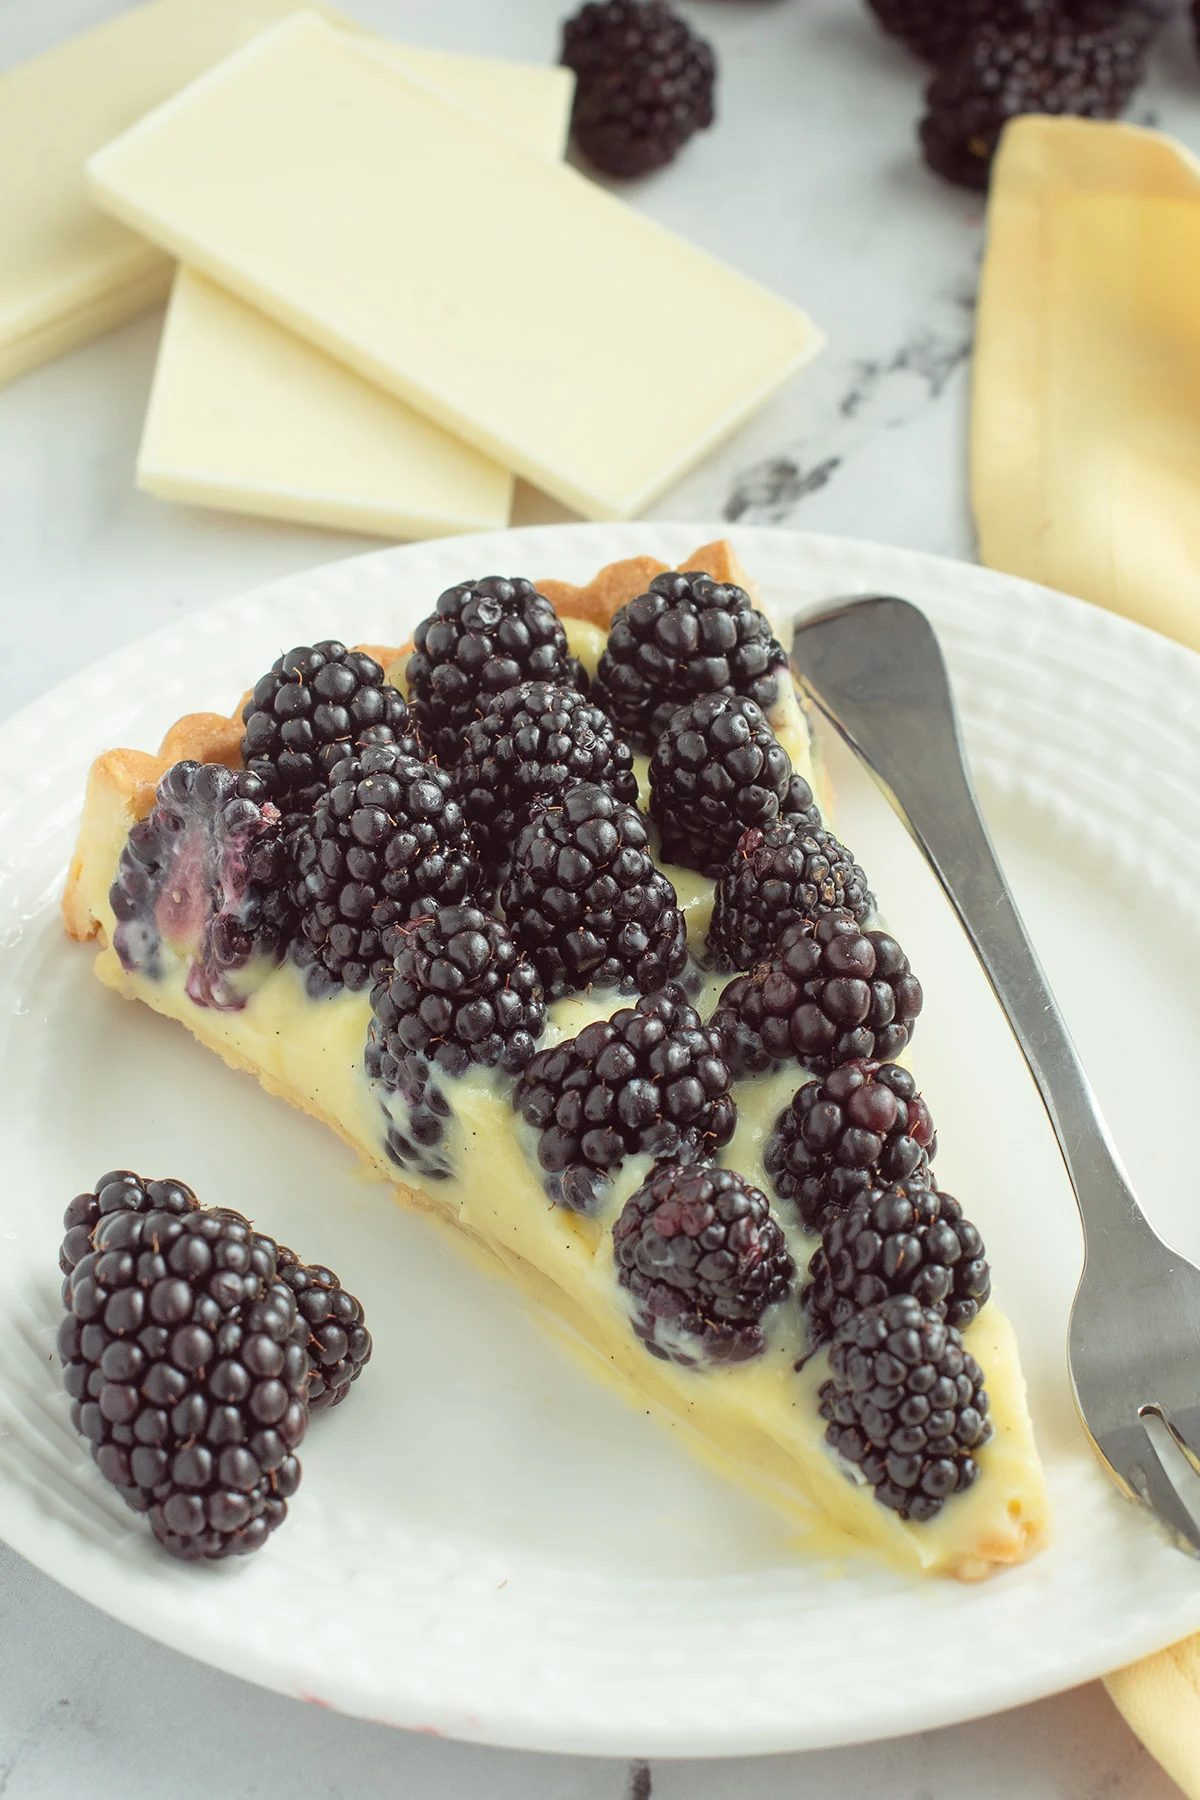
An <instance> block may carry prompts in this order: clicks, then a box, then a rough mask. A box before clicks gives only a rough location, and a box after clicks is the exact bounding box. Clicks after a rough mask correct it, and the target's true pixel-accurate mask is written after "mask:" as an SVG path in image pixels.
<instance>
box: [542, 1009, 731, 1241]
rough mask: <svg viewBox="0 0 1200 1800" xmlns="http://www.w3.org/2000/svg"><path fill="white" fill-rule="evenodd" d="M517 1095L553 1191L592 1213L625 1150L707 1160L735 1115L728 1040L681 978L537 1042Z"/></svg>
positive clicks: (728, 1131)
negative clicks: (543, 1046) (692, 1001)
mask: <svg viewBox="0 0 1200 1800" xmlns="http://www.w3.org/2000/svg"><path fill="white" fill-rule="evenodd" d="M513 1104H514V1106H515V1107H516V1109H517V1111H518V1112H519V1113H520V1115H521V1117H522V1118H523V1119H524V1120H525V1122H526V1124H527V1125H530V1126H532V1127H533V1129H534V1131H535V1132H536V1134H537V1138H536V1144H537V1159H538V1162H539V1163H540V1165H541V1167H542V1169H543V1171H544V1180H545V1187H546V1191H547V1192H548V1193H549V1195H550V1197H551V1199H552V1200H554V1202H555V1203H556V1204H557V1205H560V1206H566V1207H570V1208H572V1209H574V1210H575V1211H577V1212H585V1213H586V1212H594V1211H596V1210H597V1209H598V1208H599V1207H600V1206H602V1205H603V1203H604V1200H605V1198H606V1196H607V1192H608V1184H609V1181H610V1179H611V1177H612V1176H613V1174H614V1173H615V1172H616V1170H617V1169H619V1168H620V1166H621V1164H622V1162H623V1161H624V1160H625V1158H626V1157H627V1156H635V1155H638V1154H643V1155H648V1156H651V1157H653V1158H654V1159H655V1160H669V1161H672V1162H687V1161H703V1160H704V1159H706V1158H708V1157H711V1156H712V1154H713V1153H714V1151H716V1150H718V1149H719V1148H720V1147H721V1145H722V1144H727V1143H728V1142H729V1139H730V1138H731V1137H732V1135H733V1128H734V1125H735V1123H736V1120H737V1110H736V1108H735V1106H734V1102H733V1098H732V1095H731V1094H730V1092H729V1068H728V1065H727V1063H726V1062H725V1059H724V1055H723V1049H722V1044H721V1040H720V1038H719V1036H718V1035H717V1034H716V1033H715V1032H713V1031H710V1030H709V1029H707V1028H706V1027H705V1026H703V1025H701V1023H700V1019H699V1016H698V1014H697V1013H696V1012H695V1010H694V1009H693V1008H692V1007H691V1006H689V1005H688V1004H687V1002H686V1001H685V1000H684V999H683V997H682V995H681V994H680V993H679V992H678V991H677V990H676V989H674V988H671V989H668V990H667V991H665V992H663V993H660V994H647V995H644V996H643V997H642V998H641V999H640V1000H639V1001H638V1002H637V1004H636V1005H635V1006H631V1007H622V1008H621V1009H620V1010H619V1011H617V1012H615V1013H614V1014H613V1015H612V1017H611V1018H609V1019H600V1020H597V1021H596V1022H595V1023H594V1024H591V1025H585V1026H584V1028H583V1030H582V1031H581V1032H579V1034H578V1035H577V1036H576V1037H573V1038H567V1039H565V1040H564V1041H563V1042H562V1043H560V1044H555V1045H554V1046H553V1047H552V1048H550V1049H548V1050H539V1052H538V1054H537V1055H536V1056H535V1057H534V1058H533V1060H532V1062H531V1063H530V1064H529V1066H528V1068H527V1069H526V1070H525V1073H524V1074H523V1075H522V1076H521V1079H520V1081H519V1082H518V1084H517V1090H516V1094H515V1096H514V1101H513Z"/></svg>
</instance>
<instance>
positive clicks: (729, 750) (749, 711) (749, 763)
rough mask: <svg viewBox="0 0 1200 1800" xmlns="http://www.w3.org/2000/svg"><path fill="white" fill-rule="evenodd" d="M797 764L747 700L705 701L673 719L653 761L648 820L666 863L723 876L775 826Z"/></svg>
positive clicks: (707, 697) (708, 697) (719, 697)
mask: <svg viewBox="0 0 1200 1800" xmlns="http://www.w3.org/2000/svg"><path fill="white" fill-rule="evenodd" d="M791 780H792V764H791V759H790V757H789V756H788V753H787V751H786V750H785V749H784V748H783V746H782V744H781V743H780V742H779V740H778V738H777V737H776V736H775V733H774V732H773V731H772V730H771V727H770V726H769V725H768V724H767V721H766V719H765V718H764V717H763V713H762V709H761V707H759V706H757V705H756V704H755V702H754V701H753V700H747V699H746V698H745V697H744V696H743V695H741V694H725V693H718V694H703V695H701V697H700V698H699V699H698V700H693V701H692V702H691V703H690V704H689V705H687V706H683V707H680V709H679V710H678V712H675V713H672V715H671V718H670V719H669V721H668V723H667V727H666V730H665V731H664V732H663V734H662V736H661V737H660V738H659V740H658V743H657V744H656V745H655V749H654V754H653V756H652V757H651V758H650V817H651V818H652V819H653V820H654V823H655V824H656V825H657V826H658V829H659V834H660V836H661V838H662V851H663V856H664V857H665V859H666V860H667V862H672V863H680V864H682V865H683V867H685V868H688V869H697V870H699V871H700V873H701V874H703V875H717V874H719V873H720V872H721V869H722V868H723V866H724V864H725V862H726V860H727V859H728V857H729V856H731V855H732V853H733V851H734V849H735V848H736V846H737V844H738V841H739V839H740V838H741V837H742V836H743V834H744V833H745V832H747V831H749V830H751V829H752V828H755V827H758V828H761V827H763V826H767V825H773V824H775V823H776V822H777V821H778V819H779V818H780V815H781V814H782V812H783V808H784V806H785V804H786V802H787V798H788V790H789V788H790V786H791Z"/></svg>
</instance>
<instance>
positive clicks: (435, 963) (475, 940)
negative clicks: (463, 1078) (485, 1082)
mask: <svg viewBox="0 0 1200 1800" xmlns="http://www.w3.org/2000/svg"><path fill="white" fill-rule="evenodd" d="M371 1009H372V1018H371V1028H370V1035H369V1036H368V1039H367V1072H368V1074H370V1075H371V1077H372V1078H373V1079H375V1080H381V1081H383V1082H384V1083H385V1084H386V1083H387V1080H388V1063H389V1058H390V1059H391V1060H392V1061H394V1062H400V1061H401V1060H402V1059H403V1058H404V1057H405V1056H411V1055H414V1054H416V1055H420V1056H424V1057H425V1058H426V1059H427V1060H428V1061H429V1062H431V1063H436V1064H437V1066H438V1068H439V1069H443V1070H444V1071H445V1072H446V1074H447V1075H465V1074H466V1072H467V1070H468V1069H469V1068H470V1067H471V1066H472V1065H473V1064H474V1065H475V1066H477V1067H483V1068H501V1069H503V1070H504V1071H505V1072H506V1073H507V1074H510V1075H515V1074H518V1073H519V1072H520V1070H522V1069H523V1068H524V1067H525V1065H526V1063H527V1062H528V1061H529V1059H530V1057H531V1056H532V1055H533V1052H534V1046H535V1043H536V1040H537V1039H538V1038H539V1037H540V1036H541V1033H542V1030H543V1028H544V1026H545V1022H546V1006H545V1001H544V1000H543V998H542V985H541V982H540V981H539V980H538V975H537V971H536V970H535V969H534V967H533V966H532V964H531V963H530V962H529V961H528V960H527V959H526V958H525V957H524V956H522V955H521V953H520V951H519V950H518V948H517V945H516V944H515V942H514V941H513V938H512V935H511V933H510V932H509V929H508V927H507V926H506V925H504V924H502V923H501V922H500V920H499V919H493V918H489V917H488V916H487V914H485V913H482V912H479V911H478V910H477V909H476V908H474V907H471V906H442V907H439V908H438V909H437V911H436V912H435V913H433V914H432V915H431V916H430V917H428V918H422V919H414V920H413V921H411V922H410V923H409V924H408V925H406V926H404V927H402V928H401V929H400V930H399V932H398V933H397V944H396V952H395V961H394V965H393V967H392V968H391V969H389V970H388V971H387V972H386V973H385V974H384V976H383V977H382V979H381V980H380V981H379V983H378V984H377V986H376V987H375V989H374V991H373V993H372V995H371Z"/></svg>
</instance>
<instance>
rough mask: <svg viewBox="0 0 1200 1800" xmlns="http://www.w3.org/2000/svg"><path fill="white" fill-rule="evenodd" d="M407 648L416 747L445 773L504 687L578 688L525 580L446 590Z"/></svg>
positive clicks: (545, 610) (545, 605)
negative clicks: (428, 752) (426, 750)
mask: <svg viewBox="0 0 1200 1800" xmlns="http://www.w3.org/2000/svg"><path fill="white" fill-rule="evenodd" d="M413 645H414V649H413V652H412V655H411V656H410V657H409V659H408V665H407V669H406V674H405V679H406V681H407V684H408V695H409V702H410V704H411V706H412V710H413V716H414V718H415V719H416V721H417V726H418V729H419V731H420V733H421V737H422V740H423V741H424V742H426V743H427V744H428V745H429V746H430V747H431V749H432V750H433V751H434V752H435V753H436V754H437V756H438V757H439V759H440V760H441V762H442V763H443V764H444V765H445V767H447V768H452V767H453V766H454V765H455V764H456V763H457V762H458V760H459V758H460V756H461V755H462V753H463V750H464V747H465V743H466V730H467V727H468V725H470V723H471V721H472V720H473V719H475V718H477V717H478V716H480V715H481V714H482V713H484V712H485V711H486V710H487V708H488V706H489V704H490V703H491V701H492V700H494V699H495V697H496V696H497V695H498V694H502V693H504V692H505V690H506V689H507V688H511V687H514V686H516V685H517V683H519V682H522V681H549V682H553V683H554V684H555V685H557V686H563V687H576V688H578V687H582V686H584V685H585V680H584V676H583V672H582V670H581V669H580V666H579V664H578V663H577V662H576V661H575V659H574V658H573V657H572V655H571V653H570V650H569V648H568V646H567V634H566V632H565V631H564V630H563V627H562V621H561V620H560V619H559V617H558V614H557V613H556V612H555V610H554V608H553V607H552V606H551V604H550V602H549V600H547V599H546V597H545V596H544V595H543V594H539V593H538V591H537V589H536V588H535V587H534V586H533V583H532V582H530V581H525V580H521V579H514V580H511V581H509V580H506V579H505V577H504V576H502V575H489V576H488V577H487V578H486V579H484V580H482V581H463V582H460V583H459V584H458V586H457V587H452V588H447V590H446V592H445V593H444V594H442V595H441V597H440V599H439V600H438V603H437V607H436V609H435V611H434V612H432V613H431V614H430V615H429V617H428V618H425V619H422V621H421V623H420V624H419V625H418V626H417V628H416V631H415V632H414V633H413Z"/></svg>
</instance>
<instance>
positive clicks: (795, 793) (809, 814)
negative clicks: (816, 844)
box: [782, 775, 821, 827]
mask: <svg viewBox="0 0 1200 1800" xmlns="http://www.w3.org/2000/svg"><path fill="white" fill-rule="evenodd" d="M782 817H783V818H784V819H791V820H794V822H795V823H796V824H797V825H809V826H813V827H817V826H819V825H820V823H821V809H820V807H819V806H818V805H817V803H816V801H815V800H814V799H813V791H812V789H811V788H810V787H809V785H808V783H807V781H805V779H804V777H803V775H793V776H792V779H791V780H790V781H789V782H788V788H787V793H786V794H785V795H784V797H783V810H782Z"/></svg>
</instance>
